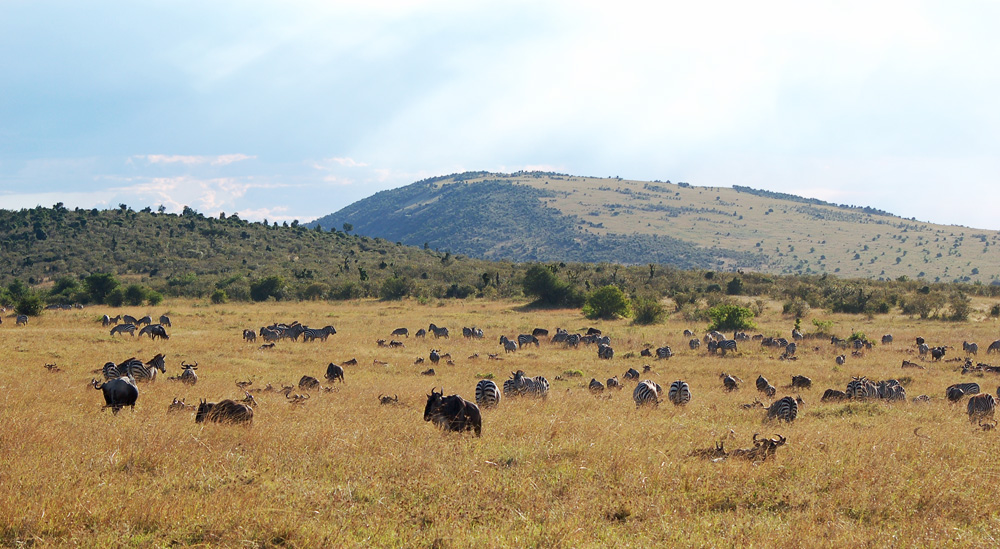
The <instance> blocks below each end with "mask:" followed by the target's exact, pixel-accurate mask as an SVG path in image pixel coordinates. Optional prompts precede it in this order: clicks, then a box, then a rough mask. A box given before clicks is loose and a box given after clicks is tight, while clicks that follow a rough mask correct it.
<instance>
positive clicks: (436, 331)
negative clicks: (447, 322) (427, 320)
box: [427, 324, 448, 339]
mask: <svg viewBox="0 0 1000 549" xmlns="http://www.w3.org/2000/svg"><path fill="white" fill-rule="evenodd" d="M427 329H428V330H430V332H431V334H433V335H434V338H435V339H437V338H439V337H443V338H445V339H448V328H438V327H437V326H435V325H434V324H431V325H430V326H428V327H427Z"/></svg>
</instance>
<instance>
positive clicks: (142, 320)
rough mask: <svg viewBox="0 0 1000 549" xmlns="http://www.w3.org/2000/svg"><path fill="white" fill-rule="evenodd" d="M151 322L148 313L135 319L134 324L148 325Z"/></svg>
mask: <svg viewBox="0 0 1000 549" xmlns="http://www.w3.org/2000/svg"><path fill="white" fill-rule="evenodd" d="M152 323H153V319H152V318H150V316H149V315H146V316H144V317H142V318H140V319H138V320H136V321H135V325H136V326H139V325H144V326H149V325H150V324H152Z"/></svg>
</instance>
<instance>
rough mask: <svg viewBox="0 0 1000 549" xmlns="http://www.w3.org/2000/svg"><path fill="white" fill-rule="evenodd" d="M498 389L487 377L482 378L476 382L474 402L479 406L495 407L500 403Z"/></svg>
mask: <svg viewBox="0 0 1000 549" xmlns="http://www.w3.org/2000/svg"><path fill="white" fill-rule="evenodd" d="M501 398H502V396H501V394H500V389H499V388H498V387H497V384H496V383H494V382H493V381H492V380H489V379H482V380H480V381H479V383H477V384H476V404H478V405H479V407H480V408H495V407H497V406H499V405H500V399H501Z"/></svg>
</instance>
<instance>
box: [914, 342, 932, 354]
mask: <svg viewBox="0 0 1000 549" xmlns="http://www.w3.org/2000/svg"><path fill="white" fill-rule="evenodd" d="M930 350H931V348H930V347H928V346H927V344H926V343H921V344H920V345H918V346H917V354H919V355H920V356H927V351H930Z"/></svg>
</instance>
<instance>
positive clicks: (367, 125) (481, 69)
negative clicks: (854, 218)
mask: <svg viewBox="0 0 1000 549" xmlns="http://www.w3.org/2000/svg"><path fill="white" fill-rule="evenodd" d="M997 21H1000V2H996V1H982V0H980V1H977V0H970V1H967V2H961V3H955V2H947V3H946V2H919V1H912V0H908V1H881V2H880V1H864V2H854V1H836V2H823V1H817V2H801V1H793V2H768V1H763V2H745V1H738V2H726V1H715V2H713V1H706V2H692V1H690V0H686V1H684V2H674V1H662V2H656V3H654V2H638V1H631V0H618V1H615V2H607V1H602V2H587V1H565V2H562V1H544V0H543V1H539V0H535V1H519V0H500V1H492V0H483V1H477V2H468V1H451V0H426V1H425V0H413V1H401V0H374V1H371V0H369V1H365V2H329V1H308V0H283V1H280V2H277V1H254V0H240V1H212V0H207V1H206V0H201V1H198V2H192V1H183V0H181V1H169V2H167V1H157V0H147V1H142V2H136V1H134V0H129V1H122V2H111V1H101V0H97V1H95V2H75V1H73V2H71V1H48V0H0V51H3V52H4V54H3V55H2V56H0V208H6V209H18V208H23V207H29V208H30V207H34V206H37V205H42V206H51V205H53V204H55V203H57V202H62V203H64V204H65V205H66V206H68V207H70V208H73V207H81V208H93V207H98V208H105V207H111V208H113V207H117V206H118V205H119V204H127V205H128V206H130V207H132V208H133V209H135V210H138V209H141V208H143V207H146V206H150V207H152V208H154V209H155V208H157V207H158V206H159V205H163V206H164V207H165V208H166V209H167V211H171V212H180V211H181V210H182V209H183V207H184V206H190V207H192V208H194V209H195V210H197V211H199V212H201V213H203V214H206V215H216V214H218V213H219V212H224V213H226V214H227V215H231V214H233V213H236V214H238V215H239V216H240V217H241V218H243V219H250V220H262V219H267V220H270V221H288V222H291V221H292V220H295V219H298V220H300V221H301V222H306V221H311V220H313V219H315V218H317V217H320V216H323V215H326V214H329V213H332V212H335V211H337V210H339V209H341V208H343V207H344V206H347V205H348V204H350V203H352V202H355V201H357V200H360V199H362V198H365V197H368V196H370V195H372V194H374V193H376V192H378V191H381V190H386V189H392V188H396V187H400V186H403V185H407V184H409V183H412V182H414V181H418V180H420V179H424V178H427V177H433V176H439V175H446V174H450V173H456V172H462V171H468V170H487V171H501V172H513V171H517V170H536V169H537V170H546V171H556V172H560V173H568V174H573V175H581V176H597V177H607V176H620V177H623V178H628V179H638V180H649V181H652V180H670V181H673V182H678V181H684V182H688V183H690V184H692V185H698V186H721V187H726V186H732V185H748V186H751V187H755V188H761V189H767V190H771V191H779V192H787V193H793V194H797V195H802V196H807V197H811V198H820V199H823V200H829V201H832V202H836V203H841V204H852V205H858V206H871V207H875V208H879V209H883V210H886V211H889V212H891V213H894V214H896V215H900V216H903V217H907V218H910V217H913V218H916V219H918V220H922V221H931V222H935V223H943V224H957V225H964V226H968V227H974V228H982V229H994V230H1000V216H997V215H994V212H993V211H992V210H993V209H994V207H995V206H994V207H989V206H987V205H988V204H993V205H996V204H997V203H1000V177H998V176H1000V100H998V97H1000V63H998V62H997V60H998V59H1000V33H997V32H996V22H997Z"/></svg>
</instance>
